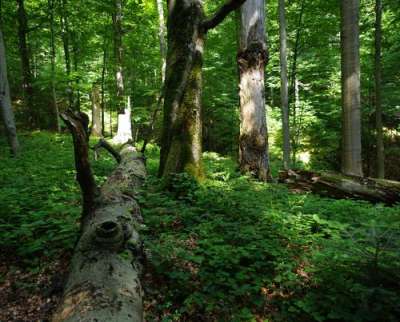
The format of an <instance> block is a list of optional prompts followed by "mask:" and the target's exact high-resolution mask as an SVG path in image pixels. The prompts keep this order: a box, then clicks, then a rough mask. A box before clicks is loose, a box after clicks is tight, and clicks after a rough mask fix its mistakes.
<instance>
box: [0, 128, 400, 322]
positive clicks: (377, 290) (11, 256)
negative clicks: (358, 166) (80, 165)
mask: <svg viewBox="0 0 400 322" xmlns="http://www.w3.org/2000/svg"><path fill="white" fill-rule="evenodd" d="M21 142H22V147H23V154H22V156H21V157H20V158H19V159H16V160H15V159H12V158H10V157H9V156H8V153H7V152H8V151H7V148H6V144H5V142H3V141H1V142H0V164H2V168H1V169H0V251H1V254H2V256H1V257H0V307H1V310H0V321H2V322H3V321H4V322H5V321H30V322H31V321H46V319H48V318H49V316H50V314H51V311H52V310H53V308H54V306H55V305H56V303H57V301H58V299H59V296H60V295H61V292H62V285H63V283H64V281H65V277H66V273H67V271H68V263H69V258H70V255H71V252H72V249H73V245H74V242H75V240H76V237H77V234H78V223H77V219H78V218H79V213H80V201H79V200H80V192H79V187H78V186H77V184H76V182H75V178H74V173H75V171H74V162H73V149H72V142H71V138H70V136H69V135H58V134H49V133H45V132H34V133H25V134H23V135H21ZM157 160H158V149H157V148H156V147H151V148H150V150H149V154H148V161H147V166H148V169H149V178H148V180H147V182H146V184H145V187H144V188H143V191H142V193H141V197H140V203H141V207H142V211H143V217H144V220H145V225H144V227H143V230H142V231H141V234H142V236H143V238H144V243H145V249H146V255H147V260H146V265H145V268H146V269H145V275H144V278H143V287H144V289H145V294H146V298H145V310H146V320H147V321H398V318H399V316H400V304H399V302H398V298H399V296H400V291H399V290H400V282H399V281H400V256H399V255H400V253H399V249H400V207H392V208H388V207H384V206H382V205H371V204H369V203H366V202H356V201H351V200H331V199H328V198H320V197H317V196H313V195H310V194H306V193H301V192H300V193H293V192H291V191H289V190H288V189H287V188H286V187H285V186H284V185H279V184H265V183H259V182H256V181H255V180H252V179H251V178H248V177H246V176H242V175H240V173H238V172H237V169H236V166H235V163H234V162H233V161H232V160H231V159H230V158H227V157H222V156H220V155H218V154H215V153H206V154H205V166H206V172H207V179H206V180H205V181H204V182H202V183H201V184H197V183H195V182H193V181H192V180H191V179H190V178H189V177H187V176H185V175H178V176H176V177H175V178H174V180H173V184H172V187H171V189H170V190H169V191H165V190H163V189H162V186H161V184H160V182H159V180H158V179H157V178H156V177H155V173H156V169H157V165H158V161H157ZM92 164H93V168H94V172H95V175H96V180H97V181H98V183H99V184H101V183H102V182H103V181H104V180H105V178H106V177H107V175H108V174H109V173H110V172H111V171H112V169H113V167H114V166H115V162H114V160H113V159H112V157H110V156H109V155H107V154H106V153H104V154H102V155H101V157H100V158H99V160H97V161H94V160H92ZM277 164H278V163H277ZM274 168H275V169H276V167H274Z"/></svg>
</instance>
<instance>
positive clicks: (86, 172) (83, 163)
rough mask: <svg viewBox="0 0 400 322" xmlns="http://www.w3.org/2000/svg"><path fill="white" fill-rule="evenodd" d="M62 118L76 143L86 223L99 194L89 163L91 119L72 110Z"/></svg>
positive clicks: (77, 176) (78, 172)
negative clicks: (89, 128)
mask: <svg viewBox="0 0 400 322" xmlns="http://www.w3.org/2000/svg"><path fill="white" fill-rule="evenodd" d="M60 116H61V118H62V119H63V120H64V122H65V124H66V125H67V127H68V129H69V130H70V131H71V133H72V137H73V141H74V153H75V168H76V172H77V175H76V178H77V180H78V182H79V185H80V187H81V191H82V197H83V212H82V222H83V223H85V222H86V221H87V219H88V218H89V217H90V216H91V214H92V213H93V209H94V207H95V204H96V198H97V196H98V193H99V189H98V187H97V185H96V182H95V180H94V176H93V173H92V169H91V166H90V162H89V130H88V124H89V117H88V116H87V115H86V114H85V113H81V112H73V111H72V110H67V111H66V112H64V113H61V114H60Z"/></svg>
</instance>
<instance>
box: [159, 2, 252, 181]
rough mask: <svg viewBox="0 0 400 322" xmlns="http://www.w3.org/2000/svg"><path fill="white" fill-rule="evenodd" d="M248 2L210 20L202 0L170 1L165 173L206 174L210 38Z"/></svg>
mask: <svg viewBox="0 0 400 322" xmlns="http://www.w3.org/2000/svg"><path fill="white" fill-rule="evenodd" d="M244 1H245V0H230V1H228V2H226V3H225V4H224V5H223V6H221V8H220V9H219V10H217V11H216V12H215V14H214V15H212V16H211V17H210V18H209V19H206V18H205V15H204V10H203V1H201V0H169V1H168V24H167V29H168V53H167V68H166V76H165V85H164V86H165V88H164V91H165V97H164V120H163V133H162V142H161V156H160V168H159V175H160V176H163V177H168V176H169V175H170V174H172V173H181V172H187V173H189V174H191V175H192V176H194V177H195V178H197V179H201V178H202V177H203V167H202V142H201V137H202V123H201V94H202V66H203V52H204V41H205V36H206V33H207V31H208V30H209V29H211V28H214V27H216V26H217V25H218V24H219V23H221V22H222V21H223V20H224V18H225V17H226V16H227V15H228V14H229V13H230V12H232V11H233V10H236V9H238V8H239V7H240V5H242V4H243V2H244Z"/></svg>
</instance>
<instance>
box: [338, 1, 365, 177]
mask: <svg viewBox="0 0 400 322" xmlns="http://www.w3.org/2000/svg"><path fill="white" fill-rule="evenodd" d="M359 9H360V3H359V0H341V49H342V50H341V51H342V109H343V112H342V113H343V114H342V117H343V124H342V173H343V174H346V175H355V176H362V175H363V171H362V159H361V115H360V114H361V112H360V52H359V51H360V43H359V26H358V20H359Z"/></svg>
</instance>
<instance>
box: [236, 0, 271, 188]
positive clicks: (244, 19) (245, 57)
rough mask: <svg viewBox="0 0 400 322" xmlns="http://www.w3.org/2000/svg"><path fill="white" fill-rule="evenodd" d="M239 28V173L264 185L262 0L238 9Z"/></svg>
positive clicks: (266, 166)
mask: <svg viewBox="0 0 400 322" xmlns="http://www.w3.org/2000/svg"><path fill="white" fill-rule="evenodd" d="M239 27H240V30H239V53H238V64H239V72H240V85H239V89H240V93H239V94H240V137H239V148H240V149H239V161H240V169H241V170H242V171H243V172H249V173H252V174H253V175H254V176H255V177H257V178H258V179H260V180H263V181H266V180H267V179H268V177H269V162H268V131H267V124H266V113H265V89H264V69H265V64H266V62H267V46H266V41H265V9H264V0H248V1H246V3H245V4H244V5H243V6H242V7H241V8H240V18H239Z"/></svg>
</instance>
